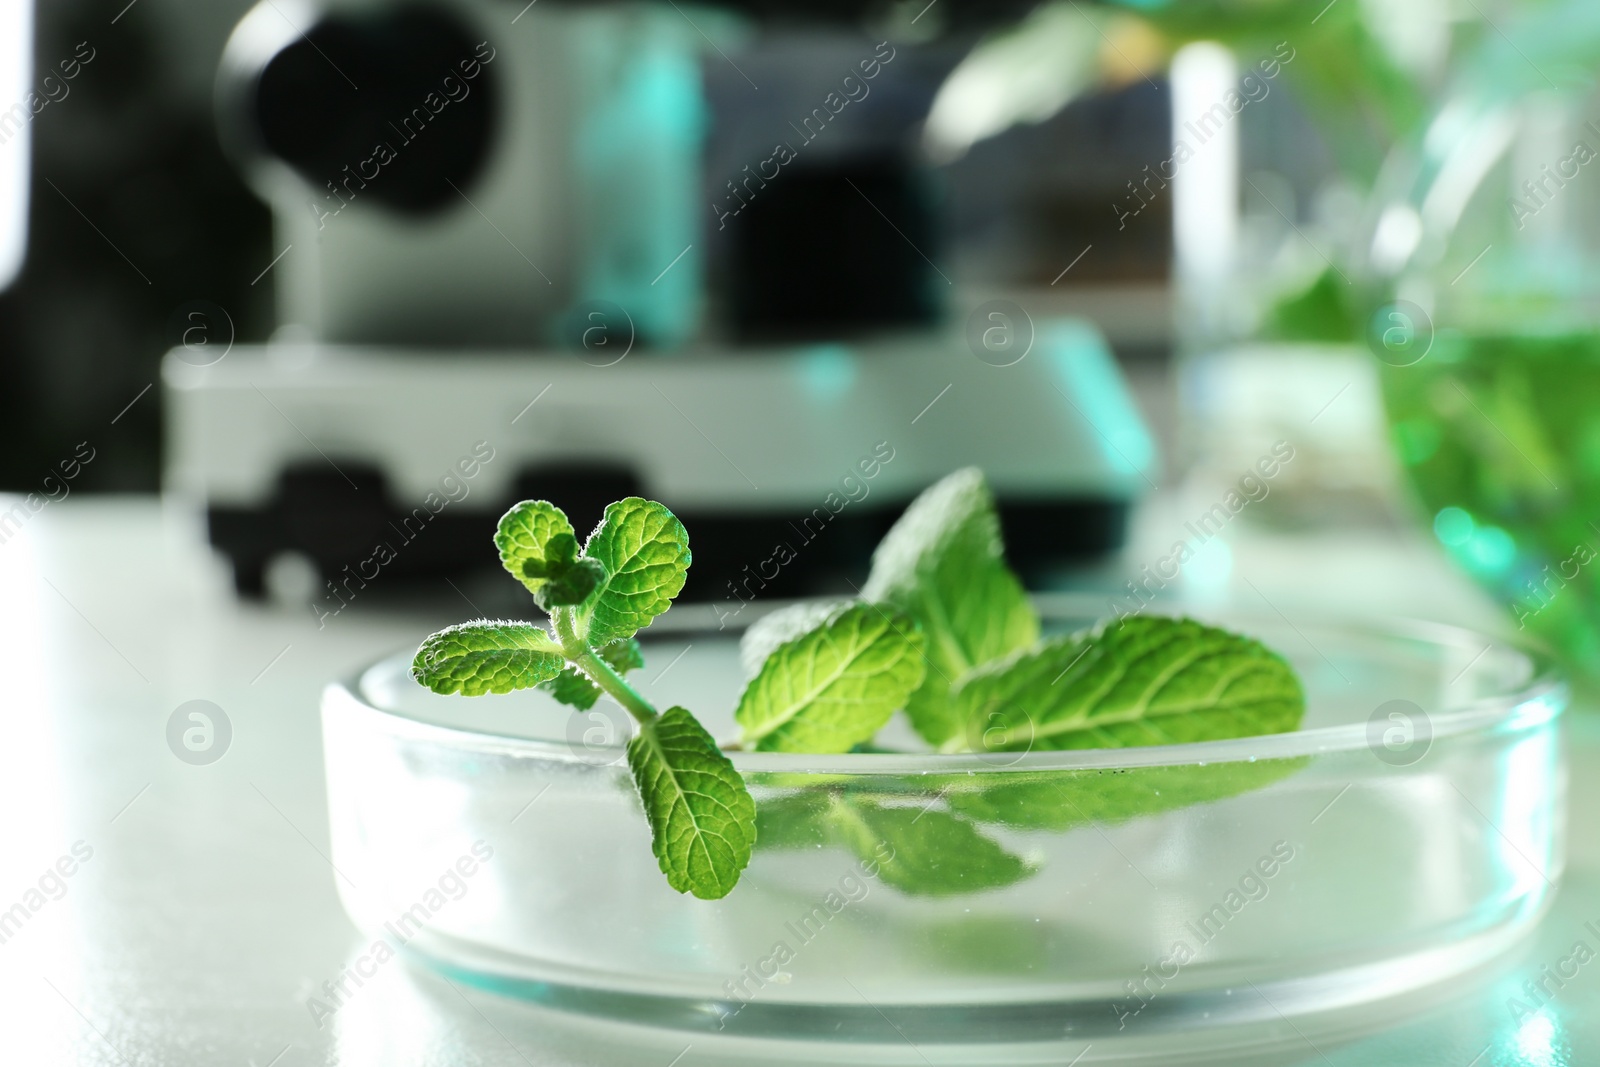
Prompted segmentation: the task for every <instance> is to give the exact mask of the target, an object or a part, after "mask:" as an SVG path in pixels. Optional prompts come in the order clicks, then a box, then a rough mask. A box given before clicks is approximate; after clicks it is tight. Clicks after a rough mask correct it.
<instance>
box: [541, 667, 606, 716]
mask: <svg viewBox="0 0 1600 1067" xmlns="http://www.w3.org/2000/svg"><path fill="white" fill-rule="evenodd" d="M539 688H540V689H543V690H544V691H545V692H546V693H549V694H550V695H551V696H552V697H554V698H555V699H557V700H559V701H560V702H561V703H563V704H570V705H571V706H572V707H575V708H577V709H578V710H579V711H587V710H589V709H590V708H592V707H594V705H595V702H596V701H597V700H599V699H600V687H599V686H598V685H595V684H594V683H593V682H591V681H590V680H589V676H588V675H587V674H584V673H583V672H582V671H580V670H579V669H578V668H576V667H564V668H562V671H561V673H560V674H558V675H556V676H555V677H554V678H551V679H550V680H549V681H547V682H540V683H539Z"/></svg>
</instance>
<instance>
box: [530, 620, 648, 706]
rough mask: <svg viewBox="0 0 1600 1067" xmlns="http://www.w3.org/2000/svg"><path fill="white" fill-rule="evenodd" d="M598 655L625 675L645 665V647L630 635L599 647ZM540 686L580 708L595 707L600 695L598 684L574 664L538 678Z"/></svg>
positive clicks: (563, 700) (561, 700)
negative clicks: (549, 676)
mask: <svg viewBox="0 0 1600 1067" xmlns="http://www.w3.org/2000/svg"><path fill="white" fill-rule="evenodd" d="M599 655H600V658H601V659H603V660H605V661H606V662H607V663H608V664H610V665H611V667H612V669H614V670H615V671H616V672H617V673H618V674H624V675H625V674H627V673H628V672H629V671H631V670H636V669H638V668H639V667H643V666H644V650H643V649H641V648H640V647H639V642H637V641H635V640H634V639H633V638H631V637H629V638H625V639H624V640H621V641H613V642H611V643H610V644H609V645H606V646H605V647H604V648H602V649H601V650H600V653H599ZM539 688H540V689H543V690H544V691H545V692H547V693H549V694H550V695H551V696H553V697H555V698H556V699H557V700H559V701H560V702H561V703H563V704H570V705H572V706H573V707H575V708H577V709H579V710H580V711H587V710H588V709H589V708H592V707H594V705H595V701H597V700H599V699H600V687H599V686H598V685H595V684H594V682H592V681H591V680H590V679H589V676H588V675H587V674H584V673H583V671H581V670H579V669H578V668H577V667H567V668H565V669H564V670H563V671H562V672H561V673H560V674H558V675H556V676H555V677H554V678H552V679H550V680H549V681H547V682H540V683H539Z"/></svg>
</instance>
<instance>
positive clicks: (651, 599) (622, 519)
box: [573, 496, 690, 645]
mask: <svg viewBox="0 0 1600 1067" xmlns="http://www.w3.org/2000/svg"><path fill="white" fill-rule="evenodd" d="M583 554H584V555H585V556H586V557H588V558H589V559H593V560H598V561H599V562H600V563H601V564H602V565H603V566H604V567H605V569H606V577H605V579H604V580H603V581H602V582H601V583H600V584H599V587H598V588H597V589H596V590H595V593H594V595H593V596H591V597H590V598H589V599H588V600H586V601H584V602H583V604H582V605H580V606H579V607H578V608H577V610H576V611H575V612H574V613H573V614H574V623H575V625H576V627H577V632H578V635H579V636H580V637H582V638H584V639H585V640H587V641H588V642H589V644H590V645H602V644H606V643H608V642H611V641H615V640H618V639H620V638H624V637H632V636H633V635H634V634H635V633H637V632H638V631H639V630H640V629H642V628H643V627H646V626H648V625H650V621H651V620H652V619H654V618H655V617H656V616H657V615H660V614H661V613H662V612H663V611H666V610H667V608H669V607H671V606H672V598H673V597H675V596H677V595H678V592H679V591H680V590H681V589H683V582H684V579H685V577H686V576H687V575H688V573H689V561H690V555H689V534H688V533H687V532H686V531H685V530H684V528H683V523H681V522H679V521H678V519H677V516H675V515H673V514H672V512H670V511H668V510H667V509H666V507H665V506H664V505H662V504H657V503H656V502H655V501H653V500H643V499H641V498H639V497H636V496H631V497H628V498H627V499H626V500H619V501H617V502H616V503H615V504H612V505H610V506H609V507H607V508H606V513H605V517H604V518H602V519H601V520H600V525H599V526H597V527H595V531H594V533H592V534H590V535H589V541H588V543H587V544H586V545H584V549H583Z"/></svg>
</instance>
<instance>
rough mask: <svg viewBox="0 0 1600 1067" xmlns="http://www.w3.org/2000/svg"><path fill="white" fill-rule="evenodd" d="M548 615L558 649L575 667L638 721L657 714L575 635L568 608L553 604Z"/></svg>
mask: <svg viewBox="0 0 1600 1067" xmlns="http://www.w3.org/2000/svg"><path fill="white" fill-rule="evenodd" d="M551 618H552V619H553V620H554V622H555V624H556V636H557V637H559V638H560V639H561V651H562V653H563V654H565V655H566V657H567V659H568V660H570V661H571V662H572V663H573V664H574V665H575V666H576V667H577V668H578V669H579V670H581V671H583V673H584V674H587V675H588V676H589V679H590V680H591V681H593V682H594V684H595V685H598V686H599V687H600V688H601V689H603V690H605V691H606V693H608V694H609V695H610V696H611V699H613V700H615V701H616V702H617V703H618V704H621V705H622V706H623V707H624V708H627V709H628V714H630V715H632V716H633V717H634V718H635V719H637V720H639V722H640V723H647V722H649V721H650V720H652V719H654V718H655V717H656V716H657V714H659V713H658V712H657V711H656V709H655V708H654V707H652V706H651V705H650V702H649V701H648V700H646V699H645V698H644V697H642V696H640V695H639V691H638V690H637V689H635V688H634V687H633V686H631V685H629V684H628V683H627V682H626V681H625V680H624V679H623V677H622V675H620V674H618V673H617V672H616V671H614V670H612V669H611V664H609V663H607V662H606V661H605V660H603V659H601V658H600V657H599V656H597V655H595V653H594V651H593V650H592V649H590V648H589V647H588V645H587V644H585V643H584V642H583V641H582V640H581V639H580V638H579V637H578V633H577V630H576V629H574V628H573V625H572V609H571V608H557V609H556V610H555V611H554V612H552V613H551Z"/></svg>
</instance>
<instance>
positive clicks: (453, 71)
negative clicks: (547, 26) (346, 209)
mask: <svg viewBox="0 0 1600 1067" xmlns="http://www.w3.org/2000/svg"><path fill="white" fill-rule="evenodd" d="M268 2H269V3H270V0H268ZM303 29H304V32H303V33H296V34H294V35H293V36H292V37H288V38H286V41H285V43H284V44H283V46H282V47H281V48H278V49H276V50H275V51H274V52H273V53H272V54H271V55H270V56H269V57H267V58H266V61H265V62H264V63H263V64H261V65H260V67H259V69H258V70H256V71H254V72H253V81H252V83H251V84H249V85H247V86H246V87H245V89H244V92H243V93H242V94H240V96H239V99H240V102H241V103H242V104H243V107H242V108H241V109H240V111H242V114H237V115H235V116H233V118H234V119H235V120H236V121H240V122H242V124H243V125H244V126H245V127H246V131H245V133H246V134H247V139H248V141H249V142H250V143H251V145H252V147H253V148H254V149H255V150H256V151H257V152H266V153H268V154H270V155H272V156H276V157H277V158H278V159H280V160H282V161H283V162H284V163H286V164H287V165H288V166H289V167H290V168H292V169H293V170H294V171H295V172H296V173H297V174H298V175H299V176H300V177H302V178H303V179H305V180H306V181H307V182H309V183H310V184H311V186H312V187H313V188H314V189H315V190H317V191H318V192H319V193H325V194H332V195H336V196H338V197H339V199H340V201H341V202H344V201H348V202H351V203H355V204H359V203H360V202H362V201H367V202H370V203H372V204H377V205H382V206H384V207H387V208H390V209H392V210H395V211H399V212H404V213H408V214H424V213H427V212H429V211H432V210H434V209H437V208H440V207H442V206H444V205H447V204H450V203H452V202H454V201H455V200H457V199H459V197H460V195H461V193H458V192H457V190H466V189H467V188H468V186H470V185H471V183H472V181H473V179H475V178H476V177H477V176H478V174H479V172H480V171H481V170H482V169H483V165H484V163H485V161H486V160H487V158H488V156H489V151H490V149H491V147H492V142H493V139H494V135H495V119H496V113H497V108H498V104H499V101H498V94H497V92H496V89H497V86H496V84H495V80H494V72H493V71H492V70H490V69H489V67H488V66H487V65H485V63H484V62H483V60H484V58H485V57H492V56H493V51H492V49H491V48H490V46H488V45H487V44H480V42H479V40H478V39H477V35H476V34H474V33H473V32H472V31H471V29H470V28H469V27H468V26H467V25H466V24H464V23H463V22H462V21H461V20H460V19H459V18H458V17H457V16H456V15H454V14H452V13H450V12H449V11H446V10H444V9H442V8H439V7H434V6H430V5H421V4H408V5H404V6H397V7H384V8H381V9H378V10H366V11H362V12H338V13H327V14H324V15H322V16H321V17H320V18H319V19H317V20H316V21H315V22H314V23H312V24H311V25H308V26H305V27H303ZM452 185H453V186H454V187H455V188H452ZM330 186H331V188H330Z"/></svg>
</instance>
